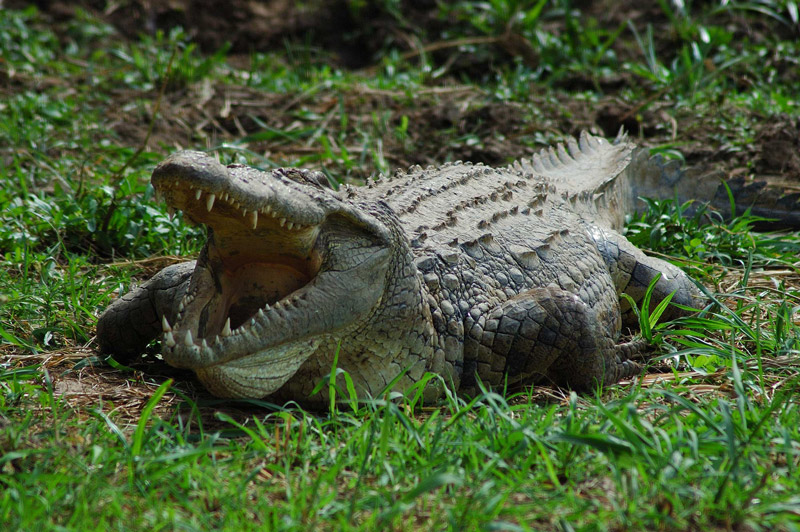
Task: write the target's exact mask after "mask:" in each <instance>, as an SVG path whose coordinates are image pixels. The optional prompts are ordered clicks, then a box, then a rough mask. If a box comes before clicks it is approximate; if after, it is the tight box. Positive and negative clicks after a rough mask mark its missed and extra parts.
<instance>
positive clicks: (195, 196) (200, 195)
mask: <svg viewBox="0 0 800 532" xmlns="http://www.w3.org/2000/svg"><path fill="white" fill-rule="evenodd" d="M202 196H203V191H202V190H200V189H199V188H198V189H197V192H195V193H194V199H196V200H197V201H200V198H201V197H202Z"/></svg>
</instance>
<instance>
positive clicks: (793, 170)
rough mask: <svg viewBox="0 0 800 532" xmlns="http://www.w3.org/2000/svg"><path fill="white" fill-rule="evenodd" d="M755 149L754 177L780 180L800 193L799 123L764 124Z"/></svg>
mask: <svg viewBox="0 0 800 532" xmlns="http://www.w3.org/2000/svg"><path fill="white" fill-rule="evenodd" d="M755 146H756V157H755V160H754V161H753V168H754V170H755V171H756V173H758V174H770V175H780V176H783V178H784V179H786V180H787V181H788V182H789V183H791V184H793V185H794V186H795V187H797V191H800V119H790V118H788V117H782V118H779V119H777V120H776V121H773V120H770V121H767V122H766V123H765V124H764V127H763V129H761V131H759V132H758V135H757V136H756V140H755ZM787 184H788V183H787Z"/></svg>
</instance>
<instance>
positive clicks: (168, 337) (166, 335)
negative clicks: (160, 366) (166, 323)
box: [164, 331, 175, 347]
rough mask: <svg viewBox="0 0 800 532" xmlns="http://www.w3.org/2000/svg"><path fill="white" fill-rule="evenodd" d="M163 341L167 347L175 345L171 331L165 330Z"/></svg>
mask: <svg viewBox="0 0 800 532" xmlns="http://www.w3.org/2000/svg"><path fill="white" fill-rule="evenodd" d="M164 343H165V344H166V345H167V347H175V337H174V336H172V331H167V332H165V333H164Z"/></svg>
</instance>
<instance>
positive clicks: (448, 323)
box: [98, 134, 703, 403]
mask: <svg viewBox="0 0 800 532" xmlns="http://www.w3.org/2000/svg"><path fill="white" fill-rule="evenodd" d="M681 175H682V174H681V173H680V172H678V170H677V169H676V168H674V167H671V166H665V165H663V164H662V162H661V161H660V160H659V159H650V158H649V157H648V156H647V155H646V153H645V152H644V151H642V150H638V149H636V148H635V146H633V144H631V143H629V142H627V141H626V140H625V139H624V138H620V139H617V142H615V143H614V144H610V143H608V142H607V141H605V140H603V139H598V138H595V137H592V136H590V135H587V134H584V135H582V136H581V139H580V141H579V142H577V141H574V140H571V141H570V142H568V143H567V146H566V147H564V146H558V147H557V148H556V149H551V150H549V151H545V152H542V153H540V154H538V155H536V156H534V157H533V158H532V159H531V160H525V161H520V162H517V163H514V164H513V165H511V166H509V167H507V168H499V169H494V168H488V167H485V166H481V165H470V164H462V163H454V164H447V165H444V166H441V167H437V168H433V167H429V168H427V169H422V168H419V167H415V168H411V169H410V170H409V171H408V173H399V174H397V175H396V176H394V177H393V178H391V179H386V178H382V179H380V180H379V181H377V182H373V183H370V184H369V186H367V187H359V188H352V187H346V188H345V189H344V190H342V191H339V192H338V193H337V192H334V191H333V190H331V189H329V188H327V187H325V186H324V185H323V184H322V183H323V181H324V179H322V177H321V175H320V174H316V173H313V172H308V171H305V170H294V169H281V170H275V171H273V172H262V171H259V170H255V169H252V168H248V167H245V166H241V165H231V166H228V167H224V166H222V165H220V164H219V163H217V162H216V161H215V160H214V159H212V158H211V157H208V156H206V155H204V154H202V153H197V152H179V153H176V154H173V155H172V156H170V157H169V158H168V159H166V160H165V161H164V162H162V163H161V164H160V165H159V166H158V167H157V168H156V170H155V171H154V173H153V186H154V187H155V188H156V190H157V192H158V193H159V194H160V195H162V196H164V197H165V199H166V201H167V203H168V204H169V205H170V207H172V208H176V209H181V210H183V211H184V213H185V215H186V216H187V217H188V218H189V219H190V220H193V221H194V222H196V223H203V224H206V225H207V226H208V227H209V237H208V241H207V243H206V246H205V247H204V249H203V251H202V252H201V254H200V257H199V258H198V259H197V262H196V264H193V265H189V266H187V265H177V266H173V267H172V268H168V269H166V270H165V271H164V272H162V273H161V274H159V276H156V277H155V278H154V279H152V280H151V281H149V282H148V283H145V284H144V285H142V286H141V287H139V288H138V289H136V290H134V291H133V292H131V293H130V294H128V295H126V296H123V297H121V298H120V299H118V300H117V301H115V302H114V303H113V304H112V305H111V306H110V307H109V308H108V309H107V310H106V312H105V313H104V314H103V315H102V316H101V317H100V321H99V323H98V343H99V345H100V348H101V350H103V351H104V352H109V353H116V354H121V355H125V354H131V353H138V352H141V350H142V348H143V347H144V346H145V345H146V343H147V342H149V341H150V340H152V339H153V338H155V337H156V336H157V334H158V332H159V331H161V330H163V336H162V355H163V357H164V360H165V361H167V362H168V363H169V364H172V365H174V366H177V367H183V368H190V369H192V370H194V371H195V372H196V373H197V375H198V377H199V378H200V380H201V381H202V382H203V383H204V384H205V385H206V387H207V388H208V389H209V390H210V391H211V392H212V393H213V394H215V395H218V396H221V397H263V396H266V395H272V396H273V397H275V398H278V399H293V400H298V401H303V402H306V403H308V402H315V401H325V400H326V397H319V396H315V397H310V394H311V391H312V390H313V388H314V386H315V385H316V384H317V383H318V382H319V381H320V380H321V379H322V378H323V377H324V376H325V375H326V374H328V373H329V372H330V370H331V367H332V363H333V360H334V355H335V354H336V353H337V350H338V366H339V367H340V368H343V369H345V370H346V371H347V372H348V373H349V374H350V376H351V378H352V379H353V382H354V384H355V385H356V389H357V391H358V392H359V396H360V397H364V396H367V395H371V396H376V395H378V394H380V393H381V392H382V391H384V390H385V389H386V387H387V386H388V385H389V384H390V383H392V382H393V381H394V389H396V390H400V391H402V390H406V389H408V388H409V387H411V386H413V385H414V384H415V383H416V382H418V381H419V380H420V379H421V378H422V376H423V375H424V374H425V372H434V373H436V374H439V375H441V376H442V380H441V382H444V383H445V384H446V385H449V386H452V387H453V388H454V389H457V390H459V391H460V392H462V393H465V394H471V393H474V392H475V391H476V387H477V385H478V380H477V379H480V380H481V381H483V382H484V383H485V384H487V385H489V386H503V385H505V384H511V385H520V384H527V383H535V382H541V381H546V382H551V383H555V384H558V385H566V386H571V387H574V388H578V389H586V388H591V387H593V386H596V385H598V384H609V383H613V382H617V381H619V380H620V379H623V378H627V377H630V376H632V375H635V374H636V373H637V372H638V371H639V370H640V368H639V366H638V364H636V363H635V362H633V361H632V360H630V357H631V356H632V355H634V354H637V353H639V352H640V351H641V349H642V346H643V344H642V343H641V342H640V341H637V342H628V343H620V342H619V338H620V333H621V330H622V327H623V325H627V326H634V325H635V323H634V321H633V320H632V317H631V315H630V312H629V309H627V306H621V305H620V294H621V293H623V292H625V293H628V294H629V295H631V296H632V297H633V298H634V299H635V300H636V301H637V302H638V301H641V299H642V297H643V296H644V293H645V290H646V288H647V286H648V285H649V284H650V281H651V280H652V279H653V278H654V276H656V275H657V274H661V278H660V279H659V281H658V283H657V284H656V287H655V292H654V294H653V298H652V301H653V303H652V304H653V305H656V304H658V303H659V302H660V301H661V300H662V299H663V298H664V297H666V296H667V295H669V294H670V293H673V292H674V296H673V299H672V301H673V302H674V303H678V304H681V305H684V306H688V307H692V308H699V307H700V306H701V305H702V303H703V301H702V298H701V297H700V293H699V291H698V290H697V288H696V287H695V285H694V283H693V282H692V281H691V280H690V279H689V278H688V277H687V276H686V275H685V274H684V273H683V272H682V271H681V270H679V269H678V268H676V267H674V266H672V265H670V264H668V263H666V262H664V261H661V260H659V259H655V258H652V257H647V256H645V255H644V254H643V253H642V252H641V251H640V250H638V249H636V248H635V247H634V246H633V245H631V244H630V243H629V242H628V241H627V240H626V239H625V238H624V237H623V236H622V235H621V234H620V233H619V231H620V230H621V226H622V223H623V220H624V216H625V214H626V213H629V212H632V211H633V210H634V202H635V199H636V198H637V197H638V196H640V195H652V194H649V193H650V192H655V193H657V194H661V195H664V194H667V195H671V194H672V192H671V191H672V189H673V186H675V185H676V184H677V185H678V186H683V185H681V184H680V183H678V182H679V181H680V176H681ZM190 270H192V273H191V277H190V278H189V274H188V272H189V271H190ZM680 313H681V311H680V310H679V309H678V308H677V307H675V306H670V307H669V309H668V311H667V312H666V315H665V318H666V319H669V318H674V317H676V316H678V315H680ZM159 323H160V325H159ZM132 331H134V332H132ZM441 392H442V390H441V387H440V386H437V385H431V386H429V387H428V389H426V396H427V397H429V398H434V397H436V396H437V395H438V394H440V393H441ZM321 395H326V394H321Z"/></svg>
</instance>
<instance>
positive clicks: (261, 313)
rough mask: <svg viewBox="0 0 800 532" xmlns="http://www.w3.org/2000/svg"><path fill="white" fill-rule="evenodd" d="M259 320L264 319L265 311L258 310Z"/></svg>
mask: <svg viewBox="0 0 800 532" xmlns="http://www.w3.org/2000/svg"><path fill="white" fill-rule="evenodd" d="M258 319H260V320H262V319H264V309H261V308H260V309H258Z"/></svg>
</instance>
